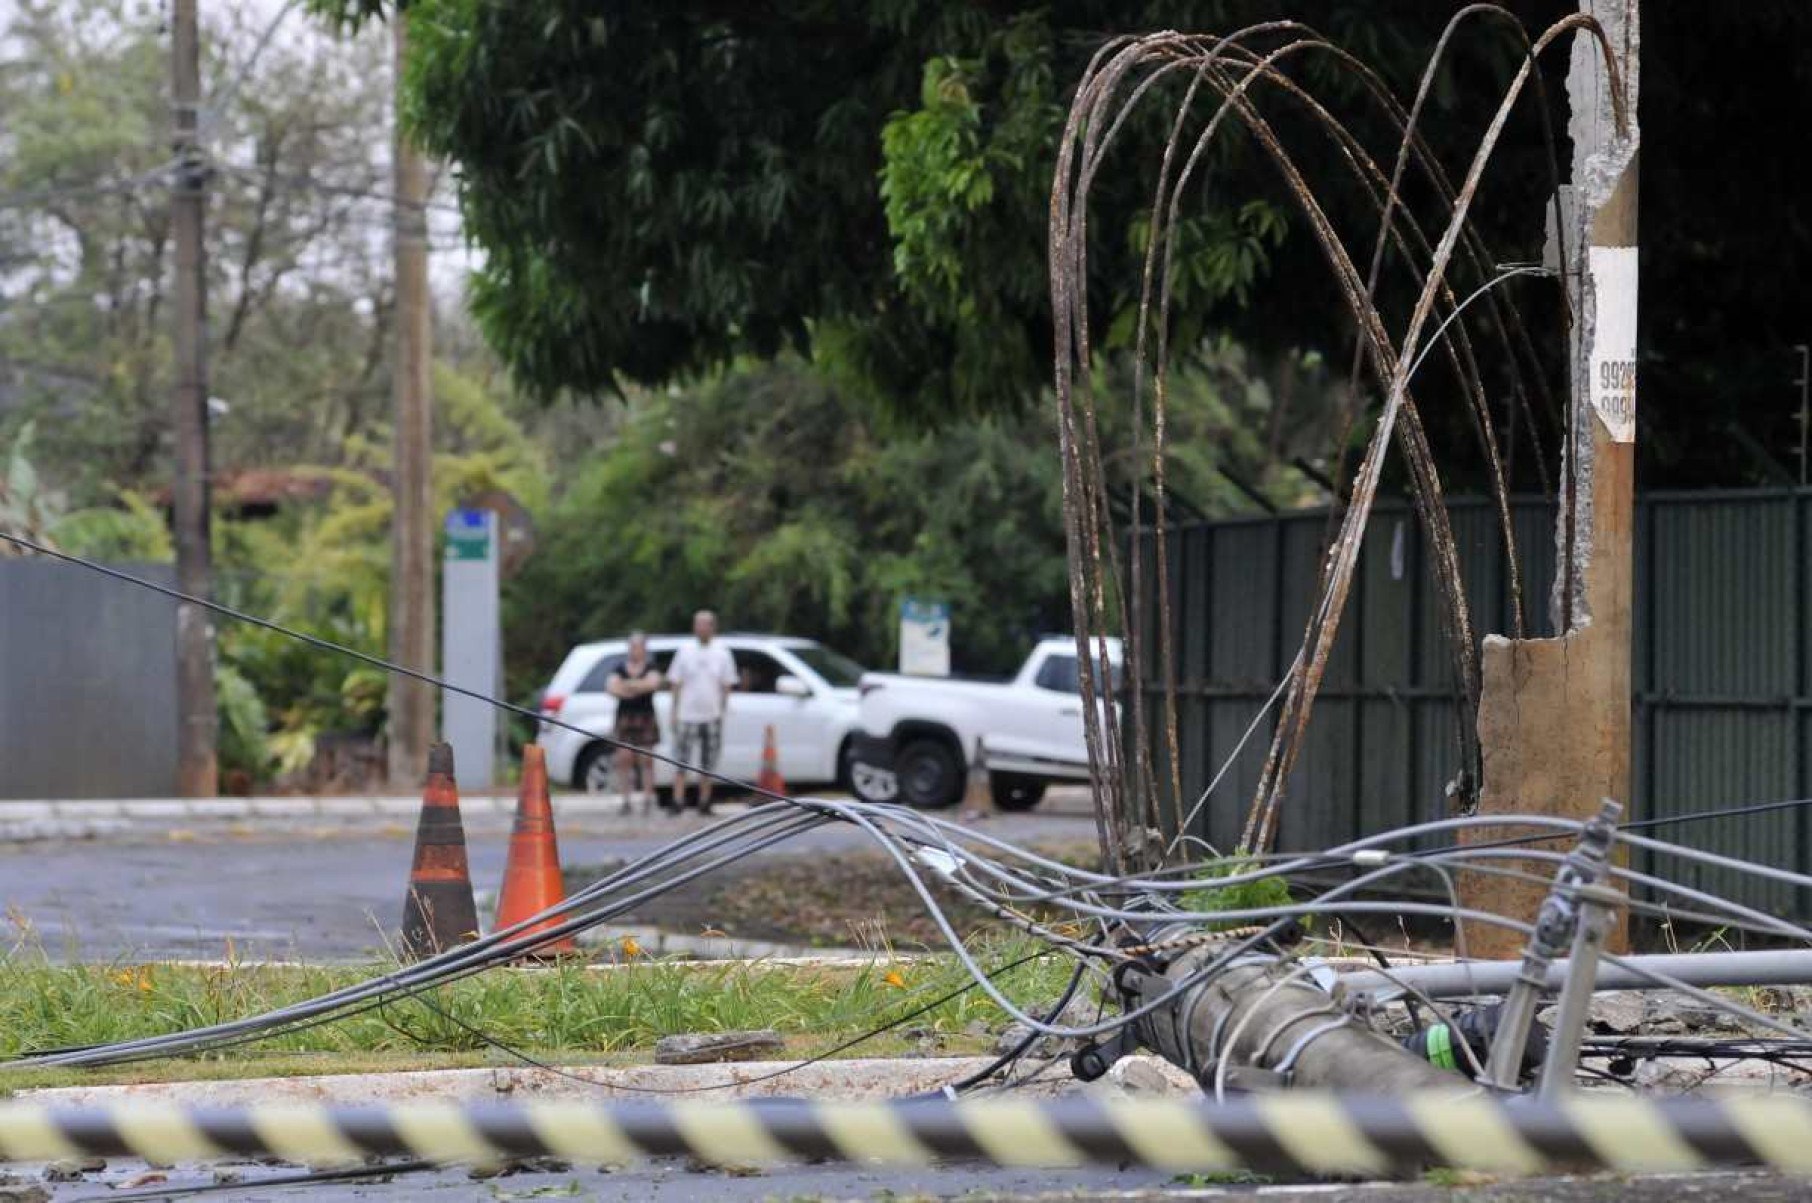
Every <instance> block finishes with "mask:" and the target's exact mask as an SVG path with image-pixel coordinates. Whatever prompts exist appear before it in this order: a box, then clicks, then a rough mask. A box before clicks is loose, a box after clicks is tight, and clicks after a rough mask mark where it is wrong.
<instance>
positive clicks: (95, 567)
mask: <svg viewBox="0 0 1812 1203" xmlns="http://www.w3.org/2000/svg"><path fill="white" fill-rule="evenodd" d="M0 540H4V541H5V542H8V543H11V544H12V545H13V546H15V547H21V548H24V549H25V550H27V551H30V552H33V553H35V554H37V555H40V556H48V557H49V558H51V559H53V560H61V561H63V562H64V563H65V564H74V565H75V566H77V567H78V568H86V569H88V570H89V571H90V572H96V573H99V574H100V575H102V576H105V577H111V578H112V579H114V580H116V581H123V582H125V583H126V584H128V585H137V586H138V587H139V588H141V589H148V590H150V591H151V592H153V593H161V594H162V595H163V596H165V597H168V598H172V599H173V600H175V601H179V602H183V603H185V604H187V605H191V606H200V607H201V608H202V609H204V610H208V611H211V612H212V613H215V614H219V615H220V616H221V617H223V618H231V619H233V620H234V621H235V622H243V623H246V624H248V625H250V626H255V627H262V628H263V629H264V630H267V631H273V632H275V633H276V634H279V635H284V636H287V637H288V638H291V639H294V640H296V641H297V642H299V643H305V644H307V645H309V646H310V647H313V648H318V649H319V650H321V651H325V652H334V653H336V654H338V655H341V656H347V657H350V658H351V659H354V660H357V661H359V662H360V663H362V664H368V665H370V666H371V667H373V668H378V669H382V670H383V671H385V672H388V673H395V674H396V675H398V676H403V677H408V678H410V679H411V680H415V681H420V682H421V683H422V684H424V685H432V686H434V687H435V688H436V689H442V690H445V691H447V692H448V693H455V694H458V695H459V696H461V697H466V698H471V699H473V700H474V701H478V702H483V703H485V704H486V705H488V706H492V707H495V708H496V709H498V710H502V711H504V712H505V713H507V714H513V715H516V716H517V717H518V718H526V719H528V720H530V721H531V722H535V723H545V724H547V725H548V726H550V727H558V728H560V729H561V730H562V731H570V732H572V733H573V734H575V735H583V736H585V737H586V738H588V739H595V740H597V741H598V742H599V743H602V744H604V745H605V746H606V747H608V748H612V749H616V750H619V751H620V750H622V749H625V748H628V747H629V746H630V745H628V744H625V743H623V742H621V741H619V740H617V739H614V738H612V737H611V736H608V735H599V734H597V733H596V732H594V731H587V730H586V729H585V728H583V727H578V726H574V725H573V724H572V723H567V722H562V721H561V720H559V719H557V718H552V717H549V716H548V715H545V714H542V713H541V712H540V711H539V710H530V709H529V708H528V707H527V706H519V705H517V704H516V703H515V702H506V701H504V700H503V699H502V698H495V697H492V696H491V695H490V694H487V693H481V692H480V691H478V690H476V689H467V688H466V687H465V686H463V685H455V684H453V683H452V682H450V681H446V680H443V679H441V678H440V677H437V676H435V675H434V674H433V673H425V672H420V671H417V670H416V669H413V668H405V667H403V666H402V665H400V664H397V663H394V662H392V661H390V660H386V659H384V658H383V657H382V656H374V655H372V654H370V653H369V652H361V651H359V650H358V649H357V648H351V647H347V646H346V645H345V644H343V643H335V642H334V641H333V640H331V639H323V638H321V637H320V636H319V635H310V634H308V633H307V632H305V631H298V630H295V629H293V628H291V627H286V626H284V625H283V624H282V623H280V622H273V621H271V620H270V619H268V618H260V617H259V616H258V615H256V614H248V613H246V612H245V611H244V610H236V609H234V608H233V607H232V606H226V605H222V604H221V603H219V602H217V601H211V600H209V599H208V598H205V597H197V596H195V595H194V594H192V593H184V592H183V591H182V590H181V589H176V588H173V587H171V586H169V585H162V584H159V583H158V582H156V581H152V580H147V579H145V578H144V577H142V576H134V575H132V574H131V573H130V572H122V571H120V570H119V569H118V568H110V567H108V566H107V565H106V564H101V563H98V562H96V561H94V560H90V559H88V558H86V557H85V556H78V555H74V554H73V553H70V552H67V551H59V550H57V549H56V548H54V547H48V546H46V545H45V544H42V543H38V542H36V541H34V540H32V539H27V538H25V537H24V536H22V535H16V534H13V533H11V532H9V531H4V530H0ZM633 750H634V751H635V752H636V754H638V755H641V756H647V757H649V758H650V759H653V760H658V761H660V762H661V763H662V764H665V765H668V766H669V767H671V768H674V769H677V770H679V771H680V772H684V773H696V774H697V775H698V776H700V777H704V778H709V779H710V780H712V781H714V782H716V783H717V784H719V785H728V786H731V787H732V788H735V789H739V790H746V791H747V792H749V793H751V794H755V795H757V796H759V797H763V798H767V799H769V800H770V801H774V802H788V803H792V804H793V805H796V806H804V807H807V808H808V809H809V808H811V803H810V802H809V801H808V800H805V799H800V798H794V797H790V796H788V795H786V794H781V793H776V792H775V791H773V790H770V789H764V788H762V787H761V786H759V785H757V784H756V783H755V782H753V781H739V780H738V779H736V778H735V777H731V776H729V775H727V774H724V773H719V772H717V771H715V770H711V769H702V768H698V767H696V766H694V765H690V764H687V763H686V762H685V761H683V760H680V759H678V758H677V757H673V756H669V755H667V754H665V753H663V752H658V751H656V750H654V749H652V748H635V749H633Z"/></svg>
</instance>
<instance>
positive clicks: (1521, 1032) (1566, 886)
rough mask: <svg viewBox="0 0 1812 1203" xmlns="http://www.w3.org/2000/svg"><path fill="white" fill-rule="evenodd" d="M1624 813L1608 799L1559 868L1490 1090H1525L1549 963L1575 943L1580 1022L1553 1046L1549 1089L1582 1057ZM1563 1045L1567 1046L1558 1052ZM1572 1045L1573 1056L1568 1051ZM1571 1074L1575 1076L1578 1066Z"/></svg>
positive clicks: (1509, 1014)
mask: <svg viewBox="0 0 1812 1203" xmlns="http://www.w3.org/2000/svg"><path fill="white" fill-rule="evenodd" d="M1622 813H1623V807H1622V805H1621V804H1619V803H1617V802H1614V801H1612V800H1611V799H1609V798H1606V799H1604V800H1603V802H1602V803H1601V804H1600V805H1599V807H1598V813H1597V815H1595V816H1594V817H1592V818H1591V819H1588V820H1587V821H1586V823H1585V825H1584V826H1583V827H1582V828H1580V832H1579V842H1578V843H1577V844H1575V845H1574V846H1573V850H1572V851H1571V852H1569V853H1567V858H1566V860H1565V861H1563V862H1561V866H1560V868H1559V870H1558V871H1557V872H1556V873H1555V874H1554V884H1553V886H1552V887H1551V888H1550V889H1549V890H1548V896H1547V897H1546V898H1545V899H1543V900H1542V904H1541V911H1540V912H1539V913H1538V914H1537V915H1536V917H1535V930H1534V931H1533V932H1532V933H1530V936H1529V943H1528V945H1527V946H1526V947H1525V948H1524V949H1523V961H1522V966H1521V968H1520V969H1519V970H1518V972H1517V975H1516V981H1515V983H1514V984H1513V985H1512V986H1511V987H1510V995H1509V997H1508V998H1507V999H1505V1000H1504V1010H1503V1015H1502V1018H1501V1019H1500V1020H1499V1023H1498V1029H1497V1039H1495V1040H1494V1041H1493V1042H1492V1044H1491V1056H1490V1059H1489V1060H1488V1061H1487V1062H1486V1064H1485V1076H1484V1080H1483V1084H1484V1085H1485V1086H1488V1087H1491V1088H1492V1089H1494V1090H1502V1091H1514V1090H1516V1089H1517V1087H1518V1085H1519V1082H1520V1078H1521V1068H1522V1063H1523V1052H1524V1050H1525V1049H1526V1048H1527V1047H1528V1043H1529V1029H1530V1028H1531V1027H1532V1026H1533V1025H1534V1023H1535V1011H1536V1008H1537V1007H1538V1006H1539V1005H1540V1003H1541V996H1542V991H1543V986H1544V983H1545V981H1546V979H1547V975H1548V966H1549V965H1550V964H1552V963H1553V962H1554V961H1555V960H1557V959H1558V958H1559V957H1560V955H1561V954H1562V953H1564V952H1566V951H1567V949H1568V946H1569V945H1571V946H1572V947H1573V956H1574V959H1573V962H1572V964H1571V966H1570V972H1569V973H1568V975H1567V984H1566V986H1565V987H1564V989H1563V993H1562V1002H1563V1004H1570V1006H1571V1008H1572V1010H1575V1011H1577V1016H1576V1017H1575V1018H1576V1022H1575V1023H1574V1026H1573V1030H1572V1032H1571V1033H1567V1032H1557V1033H1556V1034H1557V1036H1558V1039H1557V1040H1556V1041H1555V1042H1554V1043H1551V1044H1550V1045H1549V1046H1548V1052H1547V1057H1546V1059H1545V1062H1544V1064H1543V1067H1542V1083H1543V1087H1544V1092H1545V1091H1546V1089H1547V1083H1548V1082H1549V1080H1550V1077H1551V1076H1552V1075H1551V1074H1550V1069H1551V1067H1553V1066H1554V1065H1556V1064H1559V1063H1563V1062H1564V1061H1565V1059H1567V1058H1569V1057H1571V1056H1575V1055H1577V1053H1578V1049H1579V1028H1580V1025H1583V1023H1584V1022H1585V1016H1586V1013H1587V1012H1588V1011H1589V1010H1590V1008H1591V998H1592V986H1593V985H1594V983H1595V981H1596V978H1597V970H1598V952H1599V951H1600V950H1601V949H1602V948H1603V945H1604V938H1605V934H1606V922H1605V916H1606V915H1607V914H1609V913H1610V912H1609V910H1608V908H1607V907H1605V905H1604V904H1603V902H1602V900H1601V899H1599V898H1598V897H1597V896H1596V891H1598V890H1600V889H1602V887H1600V885H1599V883H1600V881H1601V880H1602V879H1603V877H1604V873H1605V868H1606V866H1607V865H1608V864H1609V862H1610V855H1611V842H1612V840H1613V839H1614V837H1615V836H1616V833H1617V818H1618V816H1619V815H1621V814H1622ZM1587 891H1593V892H1594V895H1593V898H1592V899H1591V901H1589V902H1588V901H1587V898H1586V894H1587ZM1612 892H1613V893H1614V891H1612ZM1588 931H1591V932H1595V934H1594V935H1593V936H1592V937H1591V938H1590V939H1589V940H1588V941H1585V942H1584V943H1585V944H1587V945H1589V947H1587V946H1583V945H1582V941H1581V937H1582V936H1583V935H1584V933H1585V932H1588ZM1582 952H1583V953H1585V954H1586V956H1587V957H1588V959H1589V961H1590V963H1589V964H1582V963H1581V961H1580V959H1579V958H1580V956H1581V953H1582ZM1582 983H1583V984H1582ZM1568 1015H1569V1009H1568V1006H1566V1005H1563V1007H1562V1013H1561V1016H1560V1018H1561V1019H1562V1020H1563V1021H1565V1020H1566V1019H1567V1018H1568ZM1556 1045H1559V1046H1560V1047H1559V1048H1557V1047H1556ZM1569 1047H1570V1049H1571V1052H1568V1048H1569ZM1566 1072H1567V1073H1568V1074H1569V1075H1570V1074H1571V1072H1572V1070H1571V1068H1570V1067H1569V1068H1568V1069H1567V1071H1566Z"/></svg>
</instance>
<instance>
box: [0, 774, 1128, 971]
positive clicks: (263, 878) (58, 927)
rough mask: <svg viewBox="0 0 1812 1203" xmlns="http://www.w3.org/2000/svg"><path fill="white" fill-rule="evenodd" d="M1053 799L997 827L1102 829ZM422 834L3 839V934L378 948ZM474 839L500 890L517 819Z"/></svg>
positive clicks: (128, 946)
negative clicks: (512, 824)
mask: <svg viewBox="0 0 1812 1203" xmlns="http://www.w3.org/2000/svg"><path fill="white" fill-rule="evenodd" d="M1054 801H1055V803H1056V805H1054V806H1052V807H1051V808H1050V809H1049V810H1048V811H1047V810H1046V809H1044V808H1040V809H1039V810H1038V811H1035V812H1033V813H1031V814H1029V815H1012V816H998V817H993V818H989V819H987V820H985V822H984V826H985V829H986V830H987V831H989V832H991V833H993V834H996V835H999V836H1001V837H1004V838H1007V839H1012V840H1017V841H1022V842H1023V841H1051V840H1075V839H1080V840H1085V841H1086V840H1089V839H1092V836H1093V826H1092V822H1091V821H1090V820H1089V819H1088V816H1087V815H1086V814H1085V813H1084V812H1083V811H1082V810H1081V808H1080V806H1079V805H1078V803H1077V801H1076V800H1074V799H1069V800H1066V799H1063V798H1058V799H1054ZM0 805H4V804H0ZM557 812H558V806H557V804H556V814H557ZM952 813H954V812H952ZM703 823H704V820H700V819H699V818H698V817H696V816H695V815H688V816H686V817H684V818H671V817H667V816H662V815H656V816H651V817H643V816H635V817H621V818H617V817H607V818H598V817H588V818H587V819H586V820H584V821H583V822H567V823H562V824H561V825H560V828H559V837H560V852H561V860H562V862H563V863H565V864H567V865H593V864H598V863H600V862H605V861H613V860H631V859H634V858H637V857H640V856H643V855H646V854H648V853H650V852H652V851H654V850H656V849H658V848H659V847H661V846H662V845H663V844H666V843H667V842H669V841H670V840H672V839H674V838H676V837H677V836H678V835H679V834H681V833H682V832H684V831H690V830H696V829H697V828H698V827H700V826H702V825H703ZM413 837H414V832H413V829H412V827H411V826H409V825H407V824H399V823H390V824H381V823H376V822H373V821H370V820H365V821H362V822H356V823H353V824H350V825H340V826H334V827H306V826H296V825H293V824H284V823H279V822H276V821H274V820H263V821H258V822H256V823H250V824H248V823H227V822H220V821H208V822H202V823H197V824H194V825H191V826H187V827H183V828H179V829H174V830H172V829H169V828H164V827H159V826H156V825H151V824H140V825H136V826H134V827H133V828H132V829H130V830H126V831H120V832H114V833H109V834H108V835H106V836H104V837H101V838H97V839H88V840H72V841H55V840H52V841H36V842H30V843H13V844H6V843H0V938H4V939H5V942H6V943H7V944H11V943H13V942H14V941H15V940H16V939H17V938H18V936H19V934H20V933H21V931H22V930H23V929H25V928H29V936H28V939H34V940H36V941H37V943H39V944H40V945H41V946H42V948H43V949H44V951H45V952H46V953H47V954H48V955H50V956H52V957H54V958H57V959H64V960H90V961H115V960H158V959H171V958H195V959H217V958H220V957H222V956H223V955H225V954H226V952H227V948H228V942H229V941H230V942H231V944H232V951H233V952H234V953H235V954H236V955H237V956H239V957H241V958H257V957H273V958H275V957H281V958H288V959H307V960H311V961H328V960H364V959H369V958H370V957H371V956H372V955H373V954H374V953H377V952H379V951H380V950H381V949H382V947H383V933H384V932H386V931H392V930H394V928H395V926H396V925H397V924H398V923H399V922H400V919H401V910H402V902H403V892H404V889H405V887H406V884H407V881H408V874H409V863H410V858H411V854H412V850H413V842H412V841H413ZM867 842H868V841H867V837H866V836H864V835H863V834H862V833H861V832H859V831H857V830H854V829H851V828H837V829H830V830H824V831H818V832H812V833H809V834H807V835H805V836H801V837H799V838H798V839H797V840H795V841H792V842H791V843H789V844H788V845H787V846H786V851H788V852H790V853H793V854H797V853H801V852H806V853H813V854H823V853H826V852H835V851H837V850H842V849H852V848H858V847H862V846H864V845H865V844H867ZM467 845H468V855H469V858H470V861H471V866H472V880H473V882H474V884H475V885H476V887H477V888H478V890H479V891H481V892H483V891H487V890H491V891H494V890H495V889H497V887H498V884H499V882H500V881H501V879H502V875H503V864H504V859H505V857H506V855H507V853H508V846H509V833H508V827H507V825H505V824H503V823H501V822H497V821H485V822H473V821H470V820H468V823H467ZM9 928H10V929H12V930H8V929H9Z"/></svg>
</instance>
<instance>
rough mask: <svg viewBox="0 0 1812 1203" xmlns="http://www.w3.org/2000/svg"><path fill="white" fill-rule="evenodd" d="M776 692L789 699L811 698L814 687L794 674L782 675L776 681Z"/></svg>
mask: <svg viewBox="0 0 1812 1203" xmlns="http://www.w3.org/2000/svg"><path fill="white" fill-rule="evenodd" d="M774 692H775V693H778V694H781V695H783V696H785V697H789V698H809V697H811V696H812V687H811V686H809V685H807V684H806V683H805V682H804V681H801V680H800V679H799V678H798V677H795V676H794V675H793V674H792V673H782V674H781V675H780V676H779V677H777V678H775V680H774Z"/></svg>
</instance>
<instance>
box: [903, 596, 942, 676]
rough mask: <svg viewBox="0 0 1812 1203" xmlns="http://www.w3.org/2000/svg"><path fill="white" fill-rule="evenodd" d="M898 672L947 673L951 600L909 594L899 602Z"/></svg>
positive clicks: (906, 673) (939, 674)
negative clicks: (942, 600) (927, 598)
mask: <svg viewBox="0 0 1812 1203" xmlns="http://www.w3.org/2000/svg"><path fill="white" fill-rule="evenodd" d="M900 672H901V673H902V674H904V675H906V676H909V677H947V676H949V675H950V603H949V602H941V601H927V600H926V599H924V598H918V597H908V598H906V599H905V600H903V601H902V602H900Z"/></svg>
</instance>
